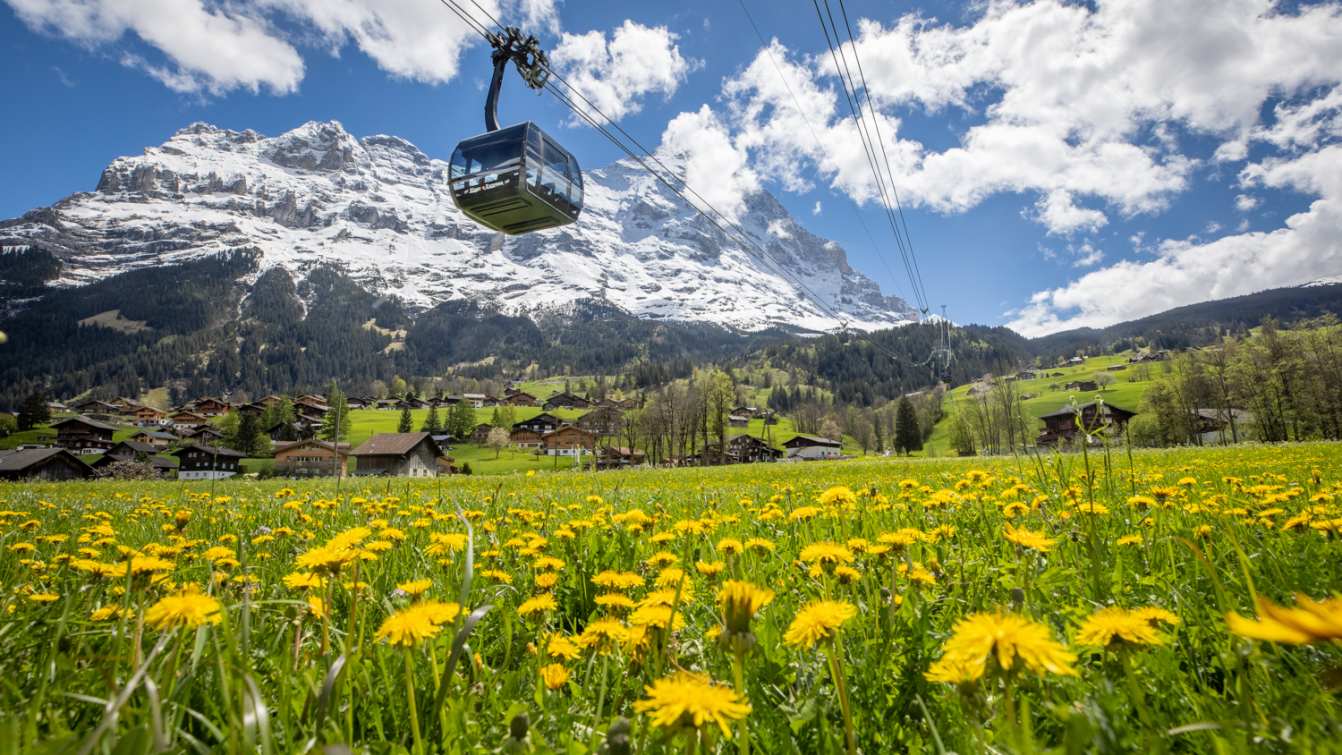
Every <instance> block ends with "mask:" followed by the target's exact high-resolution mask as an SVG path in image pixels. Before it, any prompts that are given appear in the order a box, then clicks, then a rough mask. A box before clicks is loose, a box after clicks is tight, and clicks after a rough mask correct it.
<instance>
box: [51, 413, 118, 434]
mask: <svg viewBox="0 0 1342 755" xmlns="http://www.w3.org/2000/svg"><path fill="white" fill-rule="evenodd" d="M75 423H78V424H83V425H88V426H89V427H92V428H96V429H98V430H112V431H115V430H116V428H115V427H113V426H112V425H109V424H107V423H105V422H99V421H97V420H94V419H89V418H88V417H85V416H84V415H82V414H80V415H77V416H74V417H66V418H65V419H63V420H61V421H60V422H52V423H51V427H60V426H62V425H69V424H75Z"/></svg>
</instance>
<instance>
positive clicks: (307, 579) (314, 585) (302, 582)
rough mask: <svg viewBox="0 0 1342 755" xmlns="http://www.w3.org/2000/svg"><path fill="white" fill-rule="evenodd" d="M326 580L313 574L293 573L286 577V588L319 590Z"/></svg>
mask: <svg viewBox="0 0 1342 755" xmlns="http://www.w3.org/2000/svg"><path fill="white" fill-rule="evenodd" d="M324 584H326V582H325V580H323V579H322V578H321V577H319V576H317V575H316V574H313V573H311V572H299V571H296V572H293V573H292V574H286V575H284V586H285V587H288V588H289V589H291V590H319V589H321V587H322V585H324Z"/></svg>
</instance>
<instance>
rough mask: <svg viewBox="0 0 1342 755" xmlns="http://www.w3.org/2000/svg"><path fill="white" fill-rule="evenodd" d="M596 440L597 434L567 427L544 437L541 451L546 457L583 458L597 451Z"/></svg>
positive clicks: (542, 437) (579, 428)
mask: <svg viewBox="0 0 1342 755" xmlns="http://www.w3.org/2000/svg"><path fill="white" fill-rule="evenodd" d="M596 440H597V436H596V433H593V432H589V431H587V430H584V429H582V428H581V427H574V426H572V425H566V426H564V427H561V428H559V429H558V430H554V431H552V432H548V433H545V434H544V435H542V436H541V450H542V452H543V453H544V454H545V455H546V456H581V455H582V454H584V453H589V454H590V453H592V452H593V451H595V450H596Z"/></svg>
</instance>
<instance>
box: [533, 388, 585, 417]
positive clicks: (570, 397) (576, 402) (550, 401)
mask: <svg viewBox="0 0 1342 755" xmlns="http://www.w3.org/2000/svg"><path fill="white" fill-rule="evenodd" d="M591 406H592V402H591V401H589V400H587V399H585V398H583V397H582V396H577V395H574V394H572V393H568V392H565V391H561V392H559V393H556V394H555V395H553V396H551V397H550V398H547V399H545V403H544V404H541V408H543V409H545V411H547V412H548V411H550V410H551V409H587V408H590V407H591Z"/></svg>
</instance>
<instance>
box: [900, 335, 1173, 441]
mask: <svg viewBox="0 0 1342 755" xmlns="http://www.w3.org/2000/svg"><path fill="white" fill-rule="evenodd" d="M1129 356H1132V354H1131V352H1123V353H1121V354H1113V355H1106V356H1099V357H1091V358H1090V359H1087V360H1086V361H1085V363H1084V364H1080V365H1073V366H1067V367H1054V368H1050V369H1047V370H1038V371H1037V372H1039V373H1040V374H1041V375H1043V374H1047V375H1048V377H1041V378H1038V379H1035V380H1020V381H1017V382H1016V390H1017V391H1019V392H1020V393H1032V394H1035V397H1034V398H1032V399H1029V400H1027V401H1024V402H1022V405H1023V406H1024V408H1025V411H1026V412H1027V413H1029V414H1030V416H1032V417H1041V416H1043V415H1045V414H1048V413H1050V412H1055V411H1057V410H1059V409H1061V408H1063V407H1064V406H1066V405H1067V404H1068V403H1069V402H1071V401H1072V400H1073V399H1075V400H1076V402H1077V403H1078V404H1084V403H1087V402H1089V401H1093V400H1095V398H1096V397H1103V398H1104V400H1105V402H1106V403H1109V404H1113V405H1115V406H1118V407H1122V408H1124V409H1127V410H1129V411H1137V410H1138V408H1139V406H1140V405H1141V401H1142V396H1144V395H1145V394H1146V391H1147V389H1149V388H1150V387H1151V386H1152V385H1153V384H1154V383H1155V380H1156V379H1158V378H1159V377H1160V376H1161V375H1162V374H1163V372H1164V365H1165V364H1167V363H1166V362H1150V363H1147V364H1146V365H1129V366H1128V368H1127V369H1126V370H1121V371H1118V372H1110V373H1108V374H1110V375H1112V376H1113V377H1114V382H1113V383H1112V384H1110V385H1109V387H1108V388H1106V389H1104V390H1102V391H1101V392H1098V393H1078V392H1076V391H1068V390H1064V389H1063V388H1062V386H1063V385H1064V384H1066V383H1069V382H1071V381H1073V380H1088V379H1090V378H1092V377H1093V376H1095V375H1097V374H1100V373H1102V372H1106V369H1105V368H1107V367H1109V366H1111V365H1118V364H1127V361H1128V357H1129ZM1142 366H1145V367H1146V368H1147V371H1148V373H1149V377H1150V378H1151V379H1150V380H1136V381H1134V380H1133V378H1134V377H1135V376H1136V374H1137V371H1138V370H1139V369H1140V367H1142ZM1054 373H1062V377H1052V375H1054ZM1053 385H1057V386H1058V387H1057V388H1056V389H1054V388H1051V387H1050V386H1053ZM969 389H970V386H969V385H962V386H959V387H957V388H955V389H954V390H952V391H951V392H949V393H947V394H946V416H947V417H950V416H951V415H952V414H953V413H954V411H955V402H957V401H963V400H964V399H965V398H966V397H967V396H968V395H969ZM1041 427H1042V425H1041ZM924 455H926V456H951V455H954V451H953V450H951V445H950V422H948V421H946V420H942V421H941V422H939V423H937V426H936V428H934V429H933V431H932V437H931V438H929V439H928V441H927V444H926V445H925V447H924Z"/></svg>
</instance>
